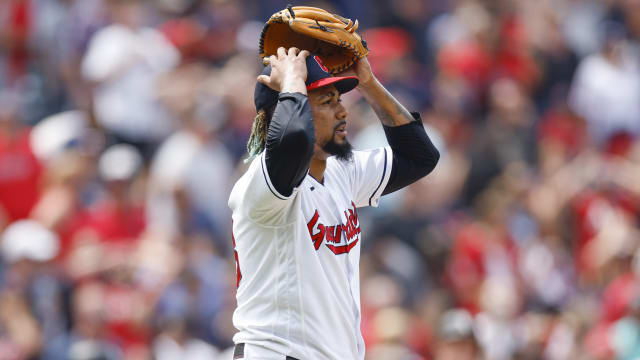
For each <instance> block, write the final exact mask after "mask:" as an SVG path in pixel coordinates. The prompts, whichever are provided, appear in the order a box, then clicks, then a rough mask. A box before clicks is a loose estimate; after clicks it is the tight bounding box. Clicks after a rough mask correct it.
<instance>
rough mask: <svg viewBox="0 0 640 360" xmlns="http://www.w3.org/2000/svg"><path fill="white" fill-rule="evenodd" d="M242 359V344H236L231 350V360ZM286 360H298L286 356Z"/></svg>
mask: <svg viewBox="0 0 640 360" xmlns="http://www.w3.org/2000/svg"><path fill="white" fill-rule="evenodd" d="M242 358H244V343H239V344H236V347H235V348H234V349H233V360H237V359H242ZM285 359H286V360H298V359H296V358H294V357H291V356H287V357H286V358H285Z"/></svg>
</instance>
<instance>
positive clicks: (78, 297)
mask: <svg viewBox="0 0 640 360" xmlns="http://www.w3.org/2000/svg"><path fill="white" fill-rule="evenodd" d="M103 299H104V291H103V290H102V287H101V286H100V285H98V284H87V285H84V286H81V287H79V288H77V290H76V292H75V294H74V298H73V315H74V319H75V320H74V321H75V324H74V329H75V331H76V332H79V333H80V334H81V335H83V336H86V337H91V338H95V337H98V336H100V334H101V333H102V332H103V330H104V329H103V328H104V314H103V310H102V309H103V307H104V301H103Z"/></svg>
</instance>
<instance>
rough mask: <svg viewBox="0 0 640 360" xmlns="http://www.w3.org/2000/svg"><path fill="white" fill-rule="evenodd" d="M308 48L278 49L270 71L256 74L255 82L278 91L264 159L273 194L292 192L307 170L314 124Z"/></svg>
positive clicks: (312, 142) (288, 194)
mask: <svg viewBox="0 0 640 360" xmlns="http://www.w3.org/2000/svg"><path fill="white" fill-rule="evenodd" d="M308 55H309V52H308V51H306V50H305V51H300V52H299V51H298V49H296V48H290V49H289V50H288V51H285V49H284V48H280V49H278V56H275V55H274V56H271V57H270V58H269V63H270V65H271V74H270V76H267V75H260V76H259V77H258V81H260V82H261V83H263V84H265V85H267V86H269V87H270V88H272V89H274V90H276V91H279V92H280V95H279V100H278V103H277V105H276V108H275V111H274V113H273V117H272V118H271V122H270V124H269V130H268V133H267V142H266V146H265V154H264V161H265V164H266V169H267V173H268V176H269V180H270V182H271V184H272V185H273V187H274V188H275V190H276V191H277V193H278V194H279V195H282V196H284V197H288V196H290V195H291V194H292V192H293V189H294V188H295V187H297V186H298V185H300V183H301V182H302V180H303V179H304V177H305V176H306V174H307V172H308V170H309V162H310V161H311V156H312V155H313V148H314V142H315V137H314V126H313V114H312V112H311V106H310V105H309V101H308V99H307V88H306V85H305V80H306V78H307V67H306V62H305V59H306V57H307V56H308Z"/></svg>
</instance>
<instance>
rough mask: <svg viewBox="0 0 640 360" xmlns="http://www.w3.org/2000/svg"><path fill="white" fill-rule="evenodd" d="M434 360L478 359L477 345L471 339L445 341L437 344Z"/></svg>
mask: <svg viewBox="0 0 640 360" xmlns="http://www.w3.org/2000/svg"><path fill="white" fill-rule="evenodd" d="M434 359H435V360H473V359H478V347H477V346H476V344H475V343H474V342H473V341H472V340H458V341H446V342H443V343H441V344H440V345H439V347H438V349H437V350H436V354H435V357H434Z"/></svg>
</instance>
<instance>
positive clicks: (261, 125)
mask: <svg viewBox="0 0 640 360" xmlns="http://www.w3.org/2000/svg"><path fill="white" fill-rule="evenodd" d="M274 110H275V105H274V106H273V107H272V108H270V109H267V110H265V109H260V110H259V111H258V114H257V115H256V117H255V118H254V119H253V125H252V126H251V134H250V135H249V141H248V142H247V152H248V153H249V158H247V159H246V160H245V162H248V161H250V160H251V159H253V158H254V157H256V156H258V155H260V153H261V152H262V151H264V147H265V145H266V143H267V132H268V129H269V123H270V122H271V116H272V115H273V111H274Z"/></svg>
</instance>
